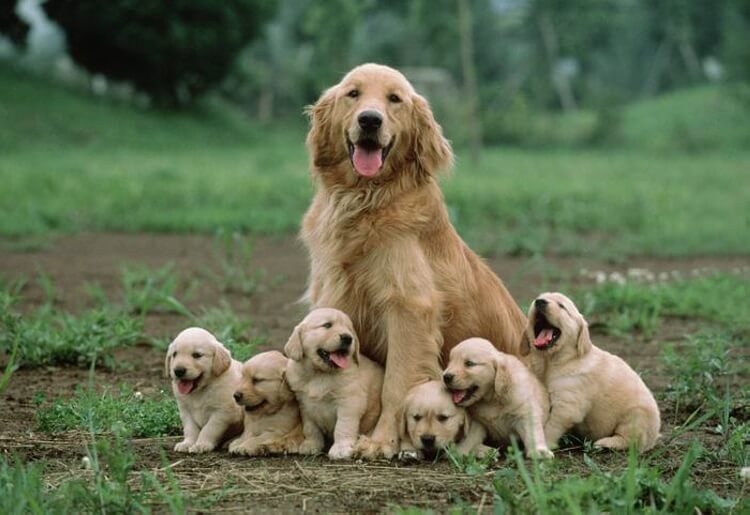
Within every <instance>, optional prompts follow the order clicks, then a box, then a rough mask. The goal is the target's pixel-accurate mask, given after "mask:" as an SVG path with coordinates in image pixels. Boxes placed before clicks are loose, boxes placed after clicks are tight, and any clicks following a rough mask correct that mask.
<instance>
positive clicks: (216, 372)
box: [211, 343, 232, 377]
mask: <svg viewBox="0 0 750 515" xmlns="http://www.w3.org/2000/svg"><path fill="white" fill-rule="evenodd" d="M231 364H232V355H231V354H229V351H228V350H227V349H226V348H225V347H224V346H223V345H221V344H220V343H217V345H216V351H215V352H214V359H213V361H212V362H211V374H213V376H214V377H216V376H220V375H221V374H223V373H224V372H226V371H227V369H228V368H229V365H231Z"/></svg>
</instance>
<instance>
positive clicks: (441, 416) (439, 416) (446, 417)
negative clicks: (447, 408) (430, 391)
mask: <svg viewBox="0 0 750 515" xmlns="http://www.w3.org/2000/svg"><path fill="white" fill-rule="evenodd" d="M449 418H450V417H449V416H448V415H438V416H437V419H438V422H445V421H446V420H448V419H449Z"/></svg>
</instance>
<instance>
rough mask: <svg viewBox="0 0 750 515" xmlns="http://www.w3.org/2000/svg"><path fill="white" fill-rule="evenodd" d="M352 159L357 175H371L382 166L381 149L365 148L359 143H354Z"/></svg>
mask: <svg viewBox="0 0 750 515" xmlns="http://www.w3.org/2000/svg"><path fill="white" fill-rule="evenodd" d="M352 161H353V162H354V168H355V170H357V173H358V174H359V175H362V176H364V177H373V176H374V175H375V174H377V173H378V171H380V167H381V166H383V151H382V149H379V148H376V149H373V150H367V149H365V148H362V147H361V146H360V145H354V155H353V156H352Z"/></svg>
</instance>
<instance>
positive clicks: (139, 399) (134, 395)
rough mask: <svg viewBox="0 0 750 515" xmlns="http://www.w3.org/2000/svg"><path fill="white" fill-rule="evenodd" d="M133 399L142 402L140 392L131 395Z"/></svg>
mask: <svg viewBox="0 0 750 515" xmlns="http://www.w3.org/2000/svg"><path fill="white" fill-rule="evenodd" d="M133 397H134V398H135V400H137V401H142V400H143V394H142V393H141V392H135V393H134V394H133Z"/></svg>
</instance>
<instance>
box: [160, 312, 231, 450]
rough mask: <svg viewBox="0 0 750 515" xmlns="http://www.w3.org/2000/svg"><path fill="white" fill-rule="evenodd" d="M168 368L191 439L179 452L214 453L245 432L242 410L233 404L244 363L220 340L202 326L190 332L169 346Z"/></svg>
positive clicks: (184, 333)
mask: <svg viewBox="0 0 750 515" xmlns="http://www.w3.org/2000/svg"><path fill="white" fill-rule="evenodd" d="M164 367H165V372H166V374H167V376H169V377H171V379H172V391H173V392H174V396H175V398H176V399H177V406H178V407H179V409H180V419H181V420H182V428H183V432H184V434H185V439H184V440H183V441H182V442H180V443H178V444H177V445H175V447H174V450H175V451H179V452H207V451H212V450H214V449H215V448H216V447H217V446H218V445H219V444H220V443H222V442H224V441H226V440H227V439H229V438H231V437H233V436H236V435H237V434H239V433H241V432H242V409H241V408H240V407H239V406H238V405H237V404H235V402H234V400H233V399H232V394H233V393H234V391H235V390H236V388H237V384H238V382H239V380H240V375H241V371H240V369H241V367H242V364H241V363H240V362H239V361H235V360H233V359H232V357H231V355H230V354H229V351H228V350H227V349H226V348H225V347H224V346H223V345H222V344H221V343H219V342H218V341H217V340H216V338H215V337H214V335H212V334H211V333H209V332H208V331H206V330H205V329H201V328H199V327H191V328H189V329H185V330H184V331H182V332H181V333H180V334H178V335H177V338H175V339H174V341H173V342H172V343H171V344H170V345H169V349H167V357H166V360H165V362H164Z"/></svg>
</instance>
